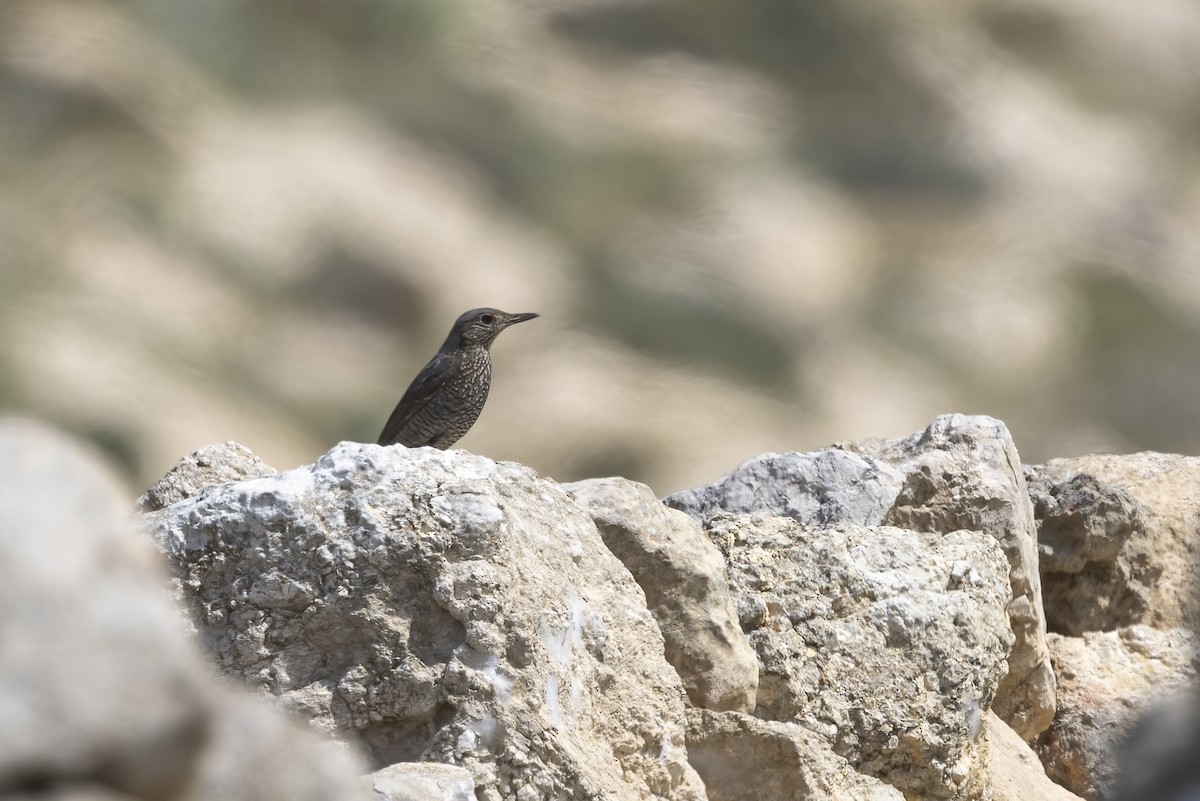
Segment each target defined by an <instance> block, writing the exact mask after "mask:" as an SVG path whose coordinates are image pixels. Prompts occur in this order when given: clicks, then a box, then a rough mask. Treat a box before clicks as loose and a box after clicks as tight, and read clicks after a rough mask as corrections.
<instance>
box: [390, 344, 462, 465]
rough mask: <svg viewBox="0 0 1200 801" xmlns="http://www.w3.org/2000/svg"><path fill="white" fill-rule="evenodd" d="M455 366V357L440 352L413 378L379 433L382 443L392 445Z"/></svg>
mask: <svg viewBox="0 0 1200 801" xmlns="http://www.w3.org/2000/svg"><path fill="white" fill-rule="evenodd" d="M453 367H454V359H453V358H452V357H451V356H450V355H449V354H445V353H439V354H438V355H437V356H434V357H433V359H432V360H431V361H430V362H429V364H427V365H425V369H423V370H422V371H421V372H420V373H419V374H418V375H417V377H416V378H414V379H413V382H412V383H411V384H409V386H408V390H407V391H406V392H405V393H404V397H403V398H401V399H400V402H399V403H397V404H396V408H395V409H393V410H392V416H391V417H389V418H388V421H387V423H386V424H385V425H384V426H383V433H381V434H380V435H379V444H380V445H390V444H391V443H393V442H395V441H396V437H397V436H398V435H399V433H400V431H401V429H403V428H404V425H405V423H407V422H408V421H409V419H410V418H411V417H412V416H413V414H415V413H416V412H417V411H418V410H419V409H420V408H421V407H423V406H424V405H425V404H426V403H428V402H429V399H430V398H431V397H433V395H434V394H435V393H436V392H437V391H438V388H439V387H441V386H442V384H443V383H445V381H446V377H447V376H449V375H450V372H451V370H452V369H453Z"/></svg>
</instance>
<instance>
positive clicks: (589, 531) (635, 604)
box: [148, 443, 704, 801]
mask: <svg viewBox="0 0 1200 801" xmlns="http://www.w3.org/2000/svg"><path fill="white" fill-rule="evenodd" d="M148 520H149V521H151V524H152V527H153V536H154V537H155V538H156V540H157V542H158V543H159V545H160V547H161V548H162V549H163V550H164V551H165V552H166V553H167V554H168V555H169V556H170V558H171V559H172V561H173V563H174V565H175V568H176V570H177V571H178V573H179V575H180V577H181V582H180V587H181V591H182V592H183V595H184V598H185V601H186V603H187V604H188V606H189V608H190V609H191V611H192V613H193V617H194V621H195V623H196V625H197V628H198V630H199V633H200V636H201V638H202V641H203V642H204V644H205V645H206V646H207V648H208V649H209V651H210V653H211V655H212V656H213V658H214V659H216V660H217V662H218V663H219V664H220V666H221V668H222V669H223V670H224V671H225V672H226V673H228V674H229V675H231V676H235V677H238V678H240V679H242V680H244V681H246V682H247V683H249V684H250V685H252V686H254V687H257V688H259V689H261V690H264V691H267V692H269V693H271V694H273V695H276V696H278V697H279V698H280V699H281V700H282V701H283V702H284V703H286V704H288V705H289V706H291V707H292V708H294V709H296V710H297V711H298V712H301V713H302V714H304V715H305V716H306V717H308V718H309V719H310V720H312V721H313V722H314V723H315V724H316V725H317V726H318V727H321V728H324V729H326V730H329V731H334V732H337V733H338V734H339V735H340V736H342V737H345V738H347V739H348V740H351V741H353V742H355V743H361V744H362V745H363V747H365V748H366V750H367V751H368V753H369V754H370V756H371V759H372V760H373V761H374V763H375V764H376V765H389V764H393V763H396V762H402V761H437V762H446V763H453V764H458V765H462V766H464V767H466V768H467V769H468V770H470V772H471V774H472V775H473V776H474V779H475V782H476V787H477V790H476V794H477V796H478V798H479V799H480V800H481V801H494V800H495V799H500V798H517V799H520V801H526V800H527V799H528V800H529V801H533V800H534V799H547V800H549V799H584V798H586V799H593V798H599V797H612V798H621V799H647V800H649V799H667V798H670V799H672V800H673V801H675V800H678V801H686V800H687V799H697V800H698V799H703V798H704V789H703V785H702V784H701V782H700V780H699V777H698V776H697V775H696V774H695V772H694V771H693V770H692V769H691V768H690V767H689V766H688V764H687V751H686V745H685V741H684V729H685V719H684V691H683V686H682V684H681V682H680V679H679V676H678V674H677V673H676V672H675V671H674V669H672V668H671V666H670V665H669V664H668V663H667V661H666V659H665V657H664V649H663V639H662V634H661V633H660V632H659V629H658V627H657V625H656V624H655V622H654V619H653V618H652V617H651V615H650V613H649V611H647V609H646V598H645V595H644V593H643V592H642V590H641V588H640V587H638V585H637V584H636V582H634V580H633V578H632V576H631V575H630V574H629V571H628V570H627V569H626V568H625V567H624V565H622V564H621V563H620V561H618V560H617V559H616V557H614V556H613V555H612V553H610V552H609V550H608V549H607V548H606V547H605V545H604V542H603V540H602V539H601V537H600V534H599V532H598V531H597V529H596V525H595V524H594V523H593V522H592V519H591V517H590V516H589V515H588V514H587V513H586V512H584V511H583V510H582V509H581V508H580V507H579V506H578V505H577V504H576V503H575V502H574V501H573V500H572V498H571V496H570V495H569V494H568V493H567V492H566V491H564V490H563V489H562V488H561V487H560V486H559V485H557V484H555V483H554V482H551V481H546V480H542V479H539V478H538V477H537V475H536V474H535V473H534V472H533V471H531V470H529V469H528V468H525V467H522V466H520V465H515V464H510V463H496V462H493V461H491V460H490V459H486V458H483V457H479V456H474V455H472V454H469V453H466V452H465V451H458V450H452V451H437V450H433V449H429V448H418V449H407V448H403V447H387V448H384V447H379V446H376V445H360V444H355V443H342V444H340V445H339V446H337V447H335V448H334V449H333V450H332V451H330V452H329V453H327V454H326V455H324V456H323V457H321V459H320V460H318V461H317V463H316V464H313V465H309V466H306V467H302V468H298V469H296V470H291V471H288V472H285V473H280V474H277V475H274V476H268V477H264V478H257V479H253V480H251V481H245V482H238V483H233V484H227V485H225V486H223V487H218V488H216V489H213V490H211V491H209V492H207V493H205V494H203V495H201V496H198V497H196V498H193V499H190V500H187V501H183V502H181V503H176V504H174V505H173V506H170V507H168V508H167V509H164V510H163V511H161V512H157V513H154V514H152V515H150V516H149V517H148Z"/></svg>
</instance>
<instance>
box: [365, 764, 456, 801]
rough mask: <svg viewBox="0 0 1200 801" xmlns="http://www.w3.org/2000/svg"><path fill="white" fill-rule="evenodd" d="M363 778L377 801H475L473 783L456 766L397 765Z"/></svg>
mask: <svg viewBox="0 0 1200 801" xmlns="http://www.w3.org/2000/svg"><path fill="white" fill-rule="evenodd" d="M367 778H368V781H369V783H370V785H371V789H372V790H374V791H375V794H376V797H377V799H378V801H475V780H474V779H473V778H471V772H470V771H468V770H467V769H466V768H460V767H458V766H457V765H443V764H441V763H439V762H399V763H397V764H395V765H388V766H387V767H386V768H382V769H380V770H377V771H375V772H374V773H372V774H371V775H370V776H369V777H367Z"/></svg>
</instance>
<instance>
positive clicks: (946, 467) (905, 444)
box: [847, 414, 1055, 742]
mask: <svg viewBox="0 0 1200 801" xmlns="http://www.w3.org/2000/svg"><path fill="white" fill-rule="evenodd" d="M847 447H851V448H854V449H856V450H858V451H859V452H861V453H868V454H870V455H873V456H875V457H877V458H879V459H882V460H883V461H885V462H887V463H889V464H891V465H892V466H893V467H895V468H896V469H897V470H899V471H900V472H902V473H903V474H904V477H905V478H904V488H903V489H902V490H901V491H900V494H899V496H898V497H897V498H896V502H895V504H894V505H893V506H892V508H891V509H890V510H889V511H888V513H887V515H886V517H885V518H884V521H883V522H884V523H886V524H887V525H891V526H900V527H901V528H909V529H914V530H916V531H940V532H943V533H944V532H948V531H954V530H957V529H970V530H973V531H982V532H983V533H985V534H988V535H989V536H991V537H993V538H994V539H995V540H996V541H997V542H998V543H1000V545H1001V547H1002V548H1003V549H1004V555H1005V556H1006V557H1007V558H1008V565H1009V572H1008V579H1009V583H1010V585H1011V587H1012V600H1011V601H1010V602H1009V605H1008V615H1009V624H1010V625H1011V627H1012V632H1013V634H1014V635H1015V638H1016V639H1015V641H1014V643H1013V648H1012V652H1011V653H1010V654H1009V655H1008V675H1007V676H1005V677H1004V681H1003V682H1001V684H1000V688H999V689H998V690H997V692H996V701H995V706H994V708H995V711H996V714H998V715H999V716H1000V717H1001V718H1002V719H1003V720H1004V721H1005V722H1006V723H1008V724H1009V725H1010V726H1012V728H1013V729H1014V730H1016V731H1017V733H1018V734H1020V735H1021V736H1022V737H1023V738H1024V739H1025V740H1026V742H1031V741H1032V740H1033V739H1034V738H1036V737H1037V735H1038V734H1040V733H1041V732H1042V731H1044V730H1045V729H1046V727H1047V726H1049V725H1050V721H1051V719H1052V718H1053V717H1054V702H1055V695H1054V673H1053V671H1052V670H1051V668H1050V656H1049V651H1048V649H1047V647H1046V618H1045V613H1044V611H1043V608H1042V590H1041V578H1040V575H1039V572H1038V549H1037V544H1038V543H1037V527H1036V524H1035V522H1034V518H1033V504H1032V502H1031V501H1030V499H1029V490H1028V487H1027V486H1026V483H1025V474H1024V471H1023V470H1022V468H1021V460H1020V456H1019V455H1018V454H1017V447H1016V445H1015V444H1014V442H1013V439H1012V435H1011V434H1010V433H1009V431H1008V427H1007V426H1005V425H1004V423H1002V422H1001V421H999V420H996V419H994V418H991V417H983V416H967V415H961V414H950V415H943V416H941V417H938V418H937V419H936V420H934V421H933V423H932V424H931V425H930V426H929V427H928V428H927V429H925V430H924V431H922V432H919V433H917V434H913V435H912V436H910V437H906V438H904V439H896V440H888V441H873V442H864V443H858V444H857V445H850V446H847Z"/></svg>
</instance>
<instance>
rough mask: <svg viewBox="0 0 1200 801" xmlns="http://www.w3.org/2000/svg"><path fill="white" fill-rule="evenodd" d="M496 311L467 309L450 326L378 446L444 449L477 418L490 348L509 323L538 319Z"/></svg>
mask: <svg viewBox="0 0 1200 801" xmlns="http://www.w3.org/2000/svg"><path fill="white" fill-rule="evenodd" d="M537 316H538V315H537V314H534V313H533V312H526V313H524V314H508V313H507V312H502V311H500V310H499V309H471V310H470V311H469V312H467V313H465V314H464V315H462V316H461V317H459V318H458V319H457V320H455V322H454V327H453V328H452V329H450V336H448V337H446V341H445V342H443V343H442V347H441V350H439V351H438V352H437V355H436V356H434V357H433V359H431V360H430V362H429V364H427V365H425V369H423V370H422V371H421V372H420V373H419V374H418V375H417V377H416V378H415V379H413V382H412V384H410V385H409V387H408V391H407V392H405V393H404V397H403V398H401V399H400V402H399V403H398V404H396V409H395V410H394V411H393V412H392V416H391V417H389V418H388V421H387V424H386V425H385V426H384V427H383V433H381V434H380V435H379V444H380V445H393V444H395V443H397V442H398V443H400V444H401V445H404V446H406V447H409V448H416V447H420V446H421V445H431V446H433V447H434V448H440V449H441V450H445V449H446V448H449V447H450V446H451V445H453V444H454V443H455V442H458V440H459V439H461V438H462V436H463V434H466V433H467V431H468V430H469V429H470V428H471V426H472V425H474V424H475V421H476V420H477V419H479V413H480V412H482V411H483V404H484V403H485V402H486V401H487V396H488V388H489V387H490V386H491V384H492V355H491V352H490V350H489V348H490V347H491V345H492V342H494V341H495V340H496V337H498V336H499V335H500V332H501V331H503V330H504V329H505V328H508V327H509V326H510V325H514V324H516V323H523V322H525V321H526V320H532V319H533V318H534V317H537Z"/></svg>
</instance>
